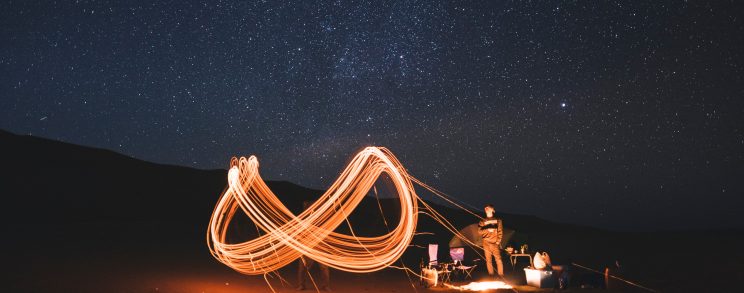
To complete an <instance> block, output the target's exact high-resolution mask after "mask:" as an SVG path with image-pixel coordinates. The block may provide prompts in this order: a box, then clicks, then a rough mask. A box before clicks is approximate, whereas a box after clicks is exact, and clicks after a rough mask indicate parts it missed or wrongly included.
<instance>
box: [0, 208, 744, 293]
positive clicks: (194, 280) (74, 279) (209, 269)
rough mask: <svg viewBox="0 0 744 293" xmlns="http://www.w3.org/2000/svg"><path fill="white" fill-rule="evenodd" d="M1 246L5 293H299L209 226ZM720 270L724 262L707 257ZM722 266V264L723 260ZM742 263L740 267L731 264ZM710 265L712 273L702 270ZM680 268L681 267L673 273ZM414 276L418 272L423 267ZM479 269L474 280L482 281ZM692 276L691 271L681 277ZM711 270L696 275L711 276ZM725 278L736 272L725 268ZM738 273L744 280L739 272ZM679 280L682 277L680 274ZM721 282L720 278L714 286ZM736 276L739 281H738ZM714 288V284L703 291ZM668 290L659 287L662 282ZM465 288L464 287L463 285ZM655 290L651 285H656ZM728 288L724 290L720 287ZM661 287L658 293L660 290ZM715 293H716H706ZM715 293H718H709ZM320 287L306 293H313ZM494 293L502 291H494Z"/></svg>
mask: <svg viewBox="0 0 744 293" xmlns="http://www.w3.org/2000/svg"><path fill="white" fill-rule="evenodd" d="M0 228H2V229H3V231H5V235H7V237H3V240H4V241H3V242H2V243H0V245H2V247H0V249H1V251H3V254H2V263H3V266H2V273H1V274H0V281H1V282H0V284H2V285H1V286H0V292H81V293H82V292H197V293H199V292H205V293H206V292H272V288H273V290H274V292H297V291H296V290H295V288H296V286H297V283H296V282H297V281H296V271H295V268H296V267H295V266H291V267H287V268H284V269H282V270H281V271H280V272H279V275H280V276H281V277H282V278H279V277H276V276H269V277H267V278H268V282H267V280H265V279H264V277H263V276H244V275H241V274H239V273H237V272H235V271H233V270H231V269H229V268H228V267H226V266H224V265H223V264H221V263H219V262H217V261H216V260H215V259H213V258H212V256H211V255H210V254H209V252H208V250H207V247H206V240H205V237H204V233H206V232H205V230H204V227H201V226H198V225H195V226H188V225H180V224H173V223H155V224H153V223H144V224H143V223H139V224H131V223H127V224H111V223H87V224H75V225H74V226H69V225H60V224H34V225H24V226H17V225H6V226H3V227H0ZM705 259H709V260H710V262H711V263H718V264H720V263H721V261H720V260H719V258H705ZM721 259H722V258H721ZM732 261H734V262H737V263H738V260H737V259H735V260H732ZM703 265H704V266H706V267H709V268H714V267H713V266H712V265H709V264H706V263H703ZM675 267H676V266H675ZM505 269H506V271H507V281H508V282H509V283H510V284H512V285H514V286H515V288H514V290H499V291H498V292H551V291H553V290H552V289H547V290H546V289H543V290H540V289H536V288H533V287H530V286H525V281H524V276H523V272H521V271H519V268H517V270H514V271H512V268H511V266H509V265H508V264H505ZM414 271H418V269H417V268H415V269H414ZM484 271H485V268H483V267H480V268H478V269H477V272H476V274H475V276H474V278H473V279H474V280H481V279H482V278H483V275H484ZM681 271H683V272H688V271H687V270H681ZM706 271H711V270H710V269H708V270H698V272H699V273H698V275H697V276H701V275H702V276H705V275H704V274H705V273H706ZM727 271H729V272H730V271H731V270H730V269H727ZM734 274H738V275H739V276H741V274H742V273H741V271H735V273H734ZM674 276H676V274H675V275H674ZM716 276H718V277H720V279H714V278H715V277H716ZM732 276H733V277H736V276H737V275H732ZM695 277H696V276H695V275H692V274H690V275H689V277H688V275H680V276H679V280H674V281H666V282H667V283H668V282H680V280H681V281H687V282H688V283H687V284H680V285H679V286H677V287H674V288H671V289H670V288H664V289H663V290H661V291H662V292H735V291H728V290H717V289H714V288H715V287H716V285H718V286H721V285H728V284H727V283H723V282H721V280H726V279H727V278H724V277H722V276H720V274H712V275H710V276H707V277H704V278H705V279H704V280H703V279H701V280H696V279H695ZM706 280H707V281H710V280H713V281H710V282H714V283H710V284H705V282H706ZM658 283H659V284H662V283H661V281H659V282H658ZM458 284H462V283H458ZM652 285H653V284H652ZM722 287H723V286H722ZM657 288H658V287H657ZM708 289H710V290H708ZM711 290H712V291H711ZM314 291H315V290H314V288H312V287H310V290H306V291H302V292H314ZM331 291H332V292H459V291H458V290H453V289H448V288H441V287H435V288H424V287H422V286H421V285H420V284H419V282H418V277H417V276H407V275H406V273H405V272H404V271H402V270H398V269H392V268H388V269H385V270H383V271H379V272H376V273H369V274H353V273H347V272H341V271H336V270H332V272H331ZM599 291H601V292H646V291H643V290H638V289H634V288H632V287H629V286H619V287H618V288H617V289H608V290H600V289H580V288H571V289H570V290H566V291H561V292H599ZM492 292H497V290H493V291H492Z"/></svg>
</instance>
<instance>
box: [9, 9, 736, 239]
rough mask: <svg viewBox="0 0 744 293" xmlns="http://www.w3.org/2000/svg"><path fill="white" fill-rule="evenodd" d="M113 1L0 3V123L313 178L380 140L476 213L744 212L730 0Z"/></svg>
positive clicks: (599, 221) (671, 217)
mask: <svg viewBox="0 0 744 293" xmlns="http://www.w3.org/2000/svg"><path fill="white" fill-rule="evenodd" d="M124 2H128V1H57V3H52V2H50V1H38V2H37V1H5V2H3V3H0V40H2V42H0V128H3V129H7V130H10V131H13V132H16V133H20V134H32V135H36V136H41V137H47V138H52V139H57V140H61V141H66V142H72V143H77V144H82V145H89V146H95V147H102V148H106V149H111V150H114V151H117V152H121V153H124V154H127V155H130V156H133V157H136V158H140V159H144V160H149V161H154V162H159V163H168V164H176V165H183V166H190V167H196V168H203V169H211V168H227V166H228V163H229V158H230V157H231V156H234V155H250V154H256V155H258V156H259V157H261V159H262V162H263V165H262V169H261V170H262V171H261V172H262V173H263V174H264V176H265V177H266V178H268V179H273V180H288V181H292V182H296V183H298V184H302V185H306V186H309V187H314V188H324V187H327V186H328V184H330V183H331V180H332V179H334V178H336V176H337V174H338V172H339V171H340V170H341V168H343V166H345V163H346V162H347V160H349V158H350V156H352V155H353V154H354V153H355V152H356V151H358V150H360V149H361V148H362V147H364V146H368V145H380V146H386V147H388V148H390V149H391V150H392V151H393V152H394V153H395V154H396V155H397V156H398V157H399V158H400V160H401V161H402V162H403V164H404V165H405V166H407V167H408V168H409V171H410V172H411V173H412V174H413V175H414V176H417V177H418V178H420V179H422V180H424V181H426V182H427V183H429V184H431V185H433V186H436V187H438V188H439V189H441V190H442V191H445V192H447V193H449V194H450V195H452V196H455V197H457V198H460V199H461V200H463V201H465V202H468V203H470V204H472V205H473V206H476V207H479V206H481V205H482V204H484V203H487V202H491V203H493V204H495V205H496V207H497V210H499V211H504V212H512V213H523V214H534V215H537V216H540V217H544V218H548V219H551V220H557V221H563V222H572V223H581V224H588V225H594V226H602V227H610V228H652V229H653V228H685V227H688V228H689V227H694V228H697V227H718V228H721V227H732V226H742V225H744V220H742V218H741V217H739V216H737V213H738V210H739V208H740V207H741V206H742V203H744V202H743V200H742V199H741V198H742V195H744V184H743V183H741V181H742V180H741V178H744V177H742V176H744V170H743V168H744V167H743V166H744V164H743V163H744V133H743V132H742V125H744V123H742V122H743V119H742V118H741V117H742V115H744V100H743V99H742V96H743V95H744V86H742V84H744V62H742V55H743V54H744V53H742V52H744V45H743V44H744V17H742V15H741V11H744V7H742V4H740V2H737V1H731V2H726V1H715V2H716V3H712V4H711V3H680V2H678V1H669V2H667V1H652V3H635V2H636V1H628V2H602V3H595V2H593V1H586V2H578V3H577V2H573V1H572V2H559V1H544V2H542V1H538V2H526V1H466V2H462V3H461V2H458V1H452V2H438V1H420V2H416V1H385V2H377V1H337V2H324V3H310V1H268V2H261V1H217V2H214V3H202V2H197V1H165V2H164V1H156V2H154V3H152V4H130V3H124ZM205 2H206V1H205ZM205 196H214V195H205Z"/></svg>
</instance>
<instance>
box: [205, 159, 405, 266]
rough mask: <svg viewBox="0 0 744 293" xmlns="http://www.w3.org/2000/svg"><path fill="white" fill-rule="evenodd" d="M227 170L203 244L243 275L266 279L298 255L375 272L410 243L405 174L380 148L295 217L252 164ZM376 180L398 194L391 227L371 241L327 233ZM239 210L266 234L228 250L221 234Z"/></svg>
mask: <svg viewBox="0 0 744 293" xmlns="http://www.w3.org/2000/svg"><path fill="white" fill-rule="evenodd" d="M230 165H231V167H230V171H229V173H228V188H227V190H226V191H225V193H224V194H222V196H221V197H220V199H219V201H218V203H217V205H216V207H215V209H214V212H213V213H212V217H211V218H210V223H209V230H208V231H207V243H208V245H209V248H210V251H211V253H212V255H213V256H214V257H215V258H216V259H218V260H219V261H220V262H222V263H224V264H225V265H227V266H229V267H231V268H233V269H234V270H236V271H238V272H241V273H243V274H248V275H260V274H266V273H269V272H272V271H275V270H277V269H279V268H281V267H284V266H286V265H287V264H289V263H291V262H293V261H294V260H296V259H297V258H299V257H300V256H302V255H306V256H308V257H310V258H312V259H314V260H316V261H318V262H320V263H323V264H326V265H328V266H331V267H334V268H336V269H339V270H344V271H348V272H356V273H365V272H372V271H377V270H381V269H383V268H386V267H388V266H389V265H390V264H392V263H393V262H394V261H395V260H397V259H398V258H399V257H400V256H401V255H402V254H403V252H405V249H406V248H407V247H408V245H409V244H410V242H411V239H412V238H413V235H414V231H415V229H416V223H417V221H418V200H419V198H418V196H417V195H416V192H415V190H414V188H413V185H412V184H411V181H410V177H409V175H408V174H407V172H406V170H405V168H403V166H402V165H401V163H400V162H399V161H398V160H397V159H396V158H395V156H393V154H392V153H391V152H390V151H389V150H387V149H385V148H378V147H368V148H365V149H364V150H362V151H361V152H359V153H358V154H357V155H356V156H355V157H354V158H353V159H352V161H351V162H350V163H349V165H348V166H347V167H346V169H344V171H343V172H341V175H340V176H339V178H338V179H337V180H336V181H335V182H334V183H333V185H331V187H330V188H328V190H327V191H326V192H325V193H324V194H323V195H322V196H321V197H320V199H318V200H317V201H316V202H314V203H313V204H312V205H311V206H310V207H309V208H307V209H306V210H305V211H304V212H302V213H300V214H299V215H294V214H293V213H292V212H290V211H289V209H287V208H286V207H285V206H284V205H283V204H282V203H281V202H280V201H279V199H278V198H277V197H276V195H274V193H273V192H272V191H271V190H270V189H269V188H268V186H267V185H266V183H265V182H264V181H263V180H262V179H261V176H260V175H259V173H258V160H257V159H256V157H255V156H251V157H250V158H248V159H246V158H245V157H241V158H240V159H237V158H233V159H232V160H231V162H230ZM382 173H385V174H387V175H388V176H389V177H390V179H391V181H392V183H393V185H394V186H395V189H396V191H397V193H398V199H399V201H400V205H401V209H400V220H399V221H398V224H397V226H395V228H394V229H392V230H391V231H390V232H388V233H387V234H384V235H381V236H377V237H357V236H355V235H353V233H352V235H345V234H340V233H336V232H333V230H335V229H336V227H338V225H340V224H341V223H342V222H343V221H345V220H346V217H347V216H348V215H350V214H351V212H352V211H353V210H354V209H355V208H356V206H357V205H358V204H359V203H360V202H361V200H362V199H363V198H364V196H365V195H366V194H367V193H368V191H369V190H370V189H371V188H372V187H373V185H374V183H375V181H376V180H377V179H378V178H379V176H380V175H381V174H382ZM238 209H240V210H242V211H243V212H244V213H245V214H246V215H248V217H250V219H251V220H253V222H254V223H255V224H256V226H257V227H258V228H259V229H260V230H261V231H264V232H265V233H266V234H264V235H261V236H259V237H258V238H255V239H252V240H249V241H246V242H241V243H227V242H226V235H227V231H228V228H229V226H230V222H231V221H232V219H233V217H234V216H235V213H236V212H237V211H238Z"/></svg>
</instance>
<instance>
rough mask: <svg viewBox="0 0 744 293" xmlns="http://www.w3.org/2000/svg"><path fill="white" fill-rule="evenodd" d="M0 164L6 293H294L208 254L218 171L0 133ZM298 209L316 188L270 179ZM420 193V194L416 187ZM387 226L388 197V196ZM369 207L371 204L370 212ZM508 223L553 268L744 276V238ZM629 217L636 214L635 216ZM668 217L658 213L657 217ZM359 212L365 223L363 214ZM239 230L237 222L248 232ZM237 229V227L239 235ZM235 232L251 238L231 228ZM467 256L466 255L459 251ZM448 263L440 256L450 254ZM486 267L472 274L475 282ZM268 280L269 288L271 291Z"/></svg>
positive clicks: (355, 284)
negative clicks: (545, 254)
mask: <svg viewBox="0 0 744 293" xmlns="http://www.w3.org/2000/svg"><path fill="white" fill-rule="evenodd" d="M0 145H2V147H3V148H2V153H0V159H1V161H2V163H3V166H2V170H1V171H0V172H1V173H0V196H2V199H3V205H2V207H3V209H2V215H0V220H2V224H1V225H0V228H1V229H2V231H3V235H4V236H3V237H2V243H1V244H0V249H2V256H3V257H2V263H3V266H2V267H3V269H2V273H1V274H0V280H2V283H1V284H2V287H0V288H2V289H0V291H3V292H271V288H273V289H274V290H276V291H282V292H287V291H292V290H293V289H294V286H295V285H296V283H295V282H296V280H295V279H296V277H295V271H294V269H295V268H294V267H288V268H285V269H284V270H282V271H281V272H279V275H280V276H281V277H283V279H284V280H282V279H280V278H278V277H276V276H268V277H267V280H268V283H267V281H266V280H264V277H263V276H243V275H240V274H238V273H236V272H234V271H232V270H230V269H229V268H227V267H225V266H224V265H222V264H220V263H218V262H217V261H216V260H214V259H213V258H212V257H211V255H210V254H209V251H208V249H207V246H206V226H207V223H208V220H209V216H210V214H211V211H212V208H213V205H214V203H215V202H216V200H217V198H218V196H219V194H220V192H221V191H222V189H223V188H224V186H225V177H226V174H225V171H224V170H213V171H204V170H195V169H189V168H183V167H175V166H165V165H158V164H152V163H148V162H143V161H139V160H136V159H132V158H129V157H125V156H122V155H119V154H116V153H113V152H110V151H105V150H99V149H93V148H87V147H80V146H75V145H70V144H64V143H60V142H55V141H49V140H44V139H39V138H34V137H28V136H18V135H14V134H10V133H7V132H2V131H0ZM269 184H270V186H271V188H272V190H274V191H275V193H277V194H278V195H279V196H280V197H281V198H282V200H283V201H284V202H285V204H286V205H287V206H288V207H289V208H290V209H292V210H295V211H298V210H299V209H300V206H301V202H302V200H304V199H313V198H316V197H317V196H318V195H319V194H320V191H317V190H310V189H306V188H303V187H300V186H296V185H294V184H291V183H287V182H270V183H269ZM420 192H421V195H424V193H423V191H420ZM376 205H377V202H376V201H375V199H374V198H373V197H370V198H368V199H365V200H364V201H363V202H362V207H361V208H358V209H357V212H355V214H353V215H352V217H351V222H352V224H354V225H355V230H356V229H358V231H359V232H360V233H362V234H370V235H372V234H380V233H382V231H384V224H383V221H382V216H381V215H380V213H379V209H377V208H374V207H376ZM382 206H383V210H384V211H385V216H386V217H388V218H387V220H388V221H395V219H394V217H393V215H395V211H396V208H397V207H396V206H395V202H394V201H392V200H389V199H383V200H382ZM368 207H369V208H368ZM436 209H437V210H439V211H440V212H442V213H443V214H446V215H447V216H448V218H450V220H452V221H453V223H454V224H455V226H457V227H464V226H467V225H468V224H471V223H473V222H475V221H476V219H474V218H473V217H472V216H470V215H468V214H467V213H465V212H462V211H457V210H453V209H448V208H447V207H443V206H436ZM500 216H502V217H503V218H504V220H505V223H506V224H507V228H510V229H513V230H516V231H517V233H516V234H515V236H514V237H513V239H512V240H514V244H520V243H521V242H527V243H529V245H530V248H531V249H532V250H541V251H543V250H544V251H548V252H550V254H551V257H552V258H553V262H554V263H556V264H565V265H569V264H571V263H577V264H581V265H584V266H587V267H590V268H595V269H597V270H604V268H605V267H608V266H609V267H612V264H613V263H614V262H615V261H616V260H617V261H619V262H620V264H621V265H622V269H621V270H615V268H613V270H614V271H613V272H617V274H618V275H620V276H622V277H623V278H626V279H628V280H632V281H635V282H637V283H639V284H642V285H645V286H647V287H650V288H653V289H656V290H659V291H662V292H740V290H741V289H740V287H739V286H738V284H737V280H741V279H744V268H742V265H743V264H744V253H742V252H741V247H744V246H743V245H744V240H742V238H744V237H741V236H742V232H741V231H739V230H732V231H680V232H669V231H665V232H655V233H651V232H644V233H628V232H612V231H604V230H600V229H595V228H589V227H580V226H573V225H565V224H559V223H553V222H549V221H545V220H541V219H539V218H535V217H532V216H523V215H510V214H500ZM629 216H632V215H629ZM662 216H663V215H662ZM361 219H364V220H361ZM246 225H249V223H248V224H245V223H244V224H243V225H241V226H238V227H239V228H240V227H245V226H246ZM418 230H419V231H426V232H432V233H434V235H423V236H417V237H416V238H415V239H414V244H416V245H419V246H425V245H426V244H428V243H439V244H440V247H442V248H443V250H442V252H441V254H440V257H442V255H446V252H445V250H444V249H446V246H447V243H448V241H449V239H450V238H451V236H452V235H451V233H448V232H446V231H445V230H444V229H443V228H442V227H441V226H439V225H438V224H436V223H434V222H433V221H431V220H430V219H428V218H426V217H425V216H422V217H421V219H420V225H419V229H418ZM238 232H239V231H238ZM236 237H250V235H247V234H246V235H238V236H236ZM466 254H467V255H468V256H467V257H466V258H472V256H473V255H474V254H473V252H472V251H468V252H467V253H466ZM423 255H424V251H423V249H420V248H417V247H412V248H410V249H409V251H407V252H406V254H405V255H404V257H403V259H402V261H403V263H404V264H405V265H406V266H408V267H411V268H413V270H414V271H418V265H419V262H420V261H421V260H422V257H423ZM444 258H446V257H444ZM504 260H505V268H506V270H507V272H508V273H507V281H509V282H510V283H512V284H514V285H517V287H516V290H517V291H519V292H524V291H535V289H533V288H531V287H527V286H523V285H524V276H523V274H522V273H521V271H520V269H521V267H524V266H525V263H524V262H521V263H518V264H517V267H516V269H514V270H512V268H511V265H510V264H509V263H508V261H507V257H506V256H505V257H504ZM484 270H485V268H484V266H483V264H480V266H479V267H478V268H477V272H476V277H475V278H474V279H476V280H478V279H480V278H482V276H483V271H484ZM571 275H572V284H571V285H572V287H571V289H570V291H571V292H594V291H602V292H643V291H642V290H640V289H637V288H634V287H632V286H629V285H625V284H622V283H620V282H611V283H610V287H611V288H610V289H608V290H601V289H580V288H578V286H580V285H586V286H590V285H591V286H599V285H600V283H603V281H601V280H602V279H601V276H600V275H598V274H596V273H592V272H589V271H586V270H584V269H581V268H578V267H572V268H571ZM332 279H333V281H332V290H333V291H335V292H414V291H420V292H428V291H452V290H447V289H444V288H433V289H424V288H422V287H420V286H419V285H418V279H417V277H415V276H408V275H407V274H406V273H405V272H403V271H401V270H397V269H392V268H391V269H386V270H383V271H381V272H377V273H373V274H350V273H344V272H338V271H333V272H332ZM269 284H270V285H271V287H270V286H269Z"/></svg>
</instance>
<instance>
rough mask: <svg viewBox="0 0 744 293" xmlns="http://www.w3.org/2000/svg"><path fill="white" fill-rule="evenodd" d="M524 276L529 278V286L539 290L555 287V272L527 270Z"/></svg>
mask: <svg viewBox="0 0 744 293" xmlns="http://www.w3.org/2000/svg"><path fill="white" fill-rule="evenodd" d="M524 275H525V277H526V278H527V285H530V286H533V287H537V288H554V287H555V278H553V271H544V270H534V269H530V268H525V269H524Z"/></svg>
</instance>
